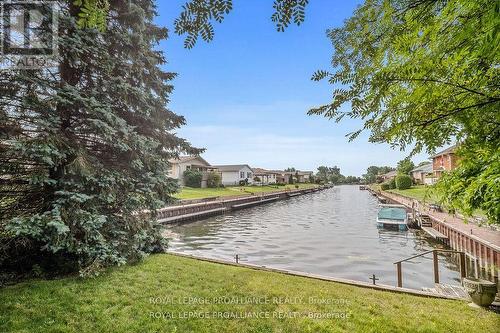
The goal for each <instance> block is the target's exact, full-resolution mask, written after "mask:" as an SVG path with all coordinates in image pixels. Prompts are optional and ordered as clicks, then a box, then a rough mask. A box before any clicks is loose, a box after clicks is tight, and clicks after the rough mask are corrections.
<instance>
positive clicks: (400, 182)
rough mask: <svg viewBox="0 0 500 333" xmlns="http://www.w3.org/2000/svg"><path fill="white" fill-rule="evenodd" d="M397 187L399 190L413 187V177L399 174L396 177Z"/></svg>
mask: <svg viewBox="0 0 500 333" xmlns="http://www.w3.org/2000/svg"><path fill="white" fill-rule="evenodd" d="M396 187H397V189H398V190H406V189H407V188H410V187H411V177H410V176H408V175H398V176H397V177H396Z"/></svg>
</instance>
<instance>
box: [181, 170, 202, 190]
mask: <svg viewBox="0 0 500 333" xmlns="http://www.w3.org/2000/svg"><path fill="white" fill-rule="evenodd" d="M183 175H184V184H185V185H186V186H189V187H201V179H202V178H203V175H202V174H201V172H199V171H195V170H190V169H188V170H186V171H184V173H183Z"/></svg>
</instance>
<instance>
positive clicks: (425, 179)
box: [410, 163, 436, 185]
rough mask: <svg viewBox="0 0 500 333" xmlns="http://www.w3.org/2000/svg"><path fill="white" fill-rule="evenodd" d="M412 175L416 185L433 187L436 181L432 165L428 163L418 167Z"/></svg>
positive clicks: (412, 171)
mask: <svg viewBox="0 0 500 333" xmlns="http://www.w3.org/2000/svg"><path fill="white" fill-rule="evenodd" d="M410 174H411V177H412V178H413V181H414V182H415V184H426V185H432V184H434V180H435V179H436V177H434V174H433V172H432V163H426V164H423V165H421V166H418V167H416V168H415V169H413V170H411V172H410Z"/></svg>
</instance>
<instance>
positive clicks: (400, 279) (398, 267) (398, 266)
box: [396, 262, 403, 288]
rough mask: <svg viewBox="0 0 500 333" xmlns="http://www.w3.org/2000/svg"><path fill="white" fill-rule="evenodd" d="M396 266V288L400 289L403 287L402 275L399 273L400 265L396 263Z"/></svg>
mask: <svg viewBox="0 0 500 333" xmlns="http://www.w3.org/2000/svg"><path fill="white" fill-rule="evenodd" d="M396 265H397V270H398V287H399V288H401V287H403V273H402V272H401V263H400V262H398V263H397V264H396Z"/></svg>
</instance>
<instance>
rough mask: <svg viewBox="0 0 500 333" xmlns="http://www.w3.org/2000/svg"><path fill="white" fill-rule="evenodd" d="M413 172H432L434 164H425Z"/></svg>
mask: <svg viewBox="0 0 500 333" xmlns="http://www.w3.org/2000/svg"><path fill="white" fill-rule="evenodd" d="M411 172H432V163H426V164H423V165H421V166H419V167H416V168H415V169H413V170H411Z"/></svg>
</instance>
